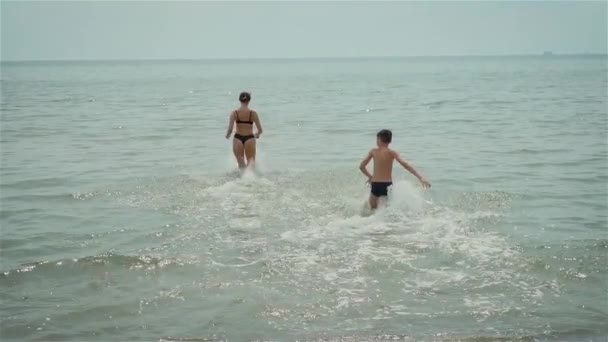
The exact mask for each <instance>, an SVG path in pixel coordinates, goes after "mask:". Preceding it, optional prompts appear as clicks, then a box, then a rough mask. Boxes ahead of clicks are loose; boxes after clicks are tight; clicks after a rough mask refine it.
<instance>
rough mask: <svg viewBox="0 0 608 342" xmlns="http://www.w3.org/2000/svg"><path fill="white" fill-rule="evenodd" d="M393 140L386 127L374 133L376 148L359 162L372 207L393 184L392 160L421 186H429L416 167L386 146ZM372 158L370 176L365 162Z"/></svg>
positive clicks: (367, 162) (386, 193) (426, 187)
mask: <svg viewBox="0 0 608 342" xmlns="http://www.w3.org/2000/svg"><path fill="white" fill-rule="evenodd" d="M392 140H393V133H392V132H391V131H389V130H388V129H383V130H381V131H380V132H378V134H377V135H376V144H377V145H378V147H377V148H373V149H372V150H371V151H369V153H368V154H367V156H366V157H365V159H363V161H362V162H361V165H360V166H359V169H360V170H361V172H363V174H364V175H366V176H367V178H368V183H370V185H371V188H372V189H371V194H370V195H369V205H370V207H371V208H372V210H373V209H376V208H378V199H379V198H380V197H386V196H388V188H389V187H390V186H391V185H393V177H392V173H393V161H394V160H397V162H398V163H399V164H401V166H403V167H404V168H405V169H406V170H408V171H409V172H410V173H411V174H413V175H414V176H416V178H418V180H419V181H420V183H422V187H423V188H425V189H428V188H430V187H431V183H429V182H428V181H427V180H426V179H425V178H424V177H423V176H421V175H420V174H419V173H418V171H416V169H415V168H414V167H413V166H411V165H410V164H408V163H407V162H406V161H405V160H403V159H401V156H400V155H399V153H397V152H396V151H393V150H391V149H390V148H388V145H389V144H390V143H391V141H392ZM372 159H374V175H373V176H372V175H371V174H370V173H369V172H368V171H367V164H369V161H370V160H372Z"/></svg>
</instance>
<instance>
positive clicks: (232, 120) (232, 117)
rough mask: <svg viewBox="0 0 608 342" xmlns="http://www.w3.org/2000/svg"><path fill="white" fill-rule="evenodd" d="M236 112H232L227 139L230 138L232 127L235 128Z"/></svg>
mask: <svg viewBox="0 0 608 342" xmlns="http://www.w3.org/2000/svg"><path fill="white" fill-rule="evenodd" d="M234 120H235V119H234V112H232V113H230V119H228V129H227V130H226V139H230V135H231V134H232V129H233V128H234Z"/></svg>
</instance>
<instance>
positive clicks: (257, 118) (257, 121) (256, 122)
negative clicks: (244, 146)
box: [253, 112, 264, 139]
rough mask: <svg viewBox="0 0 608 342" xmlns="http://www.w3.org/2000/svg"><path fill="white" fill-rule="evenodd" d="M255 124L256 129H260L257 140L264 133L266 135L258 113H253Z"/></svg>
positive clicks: (256, 136) (256, 135)
mask: <svg viewBox="0 0 608 342" xmlns="http://www.w3.org/2000/svg"><path fill="white" fill-rule="evenodd" d="M253 122H255V127H257V128H258V132H257V133H256V134H255V138H256V139H258V138H259V137H260V135H262V133H264V129H263V128H262V124H261V123H260V116H259V115H258V112H253Z"/></svg>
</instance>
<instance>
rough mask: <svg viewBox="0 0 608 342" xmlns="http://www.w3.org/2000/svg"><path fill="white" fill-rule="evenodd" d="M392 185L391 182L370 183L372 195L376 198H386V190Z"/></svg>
mask: <svg viewBox="0 0 608 342" xmlns="http://www.w3.org/2000/svg"><path fill="white" fill-rule="evenodd" d="M391 185H393V182H372V183H371V187H372V195H374V196H376V197H385V196H388V188H390V187H391Z"/></svg>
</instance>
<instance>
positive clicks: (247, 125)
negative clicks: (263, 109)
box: [232, 108, 257, 135]
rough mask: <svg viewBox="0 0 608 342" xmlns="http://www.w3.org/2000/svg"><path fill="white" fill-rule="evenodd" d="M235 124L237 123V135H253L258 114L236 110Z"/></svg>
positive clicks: (248, 110) (251, 111)
mask: <svg viewBox="0 0 608 342" xmlns="http://www.w3.org/2000/svg"><path fill="white" fill-rule="evenodd" d="M232 115H234V122H235V123H236V133H237V134H241V135H249V134H253V123H254V120H255V117H256V115H257V113H256V112H255V111H253V110H251V109H248V108H247V109H245V110H243V109H240V110H238V109H237V110H235V111H234V112H233V113H232Z"/></svg>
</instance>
